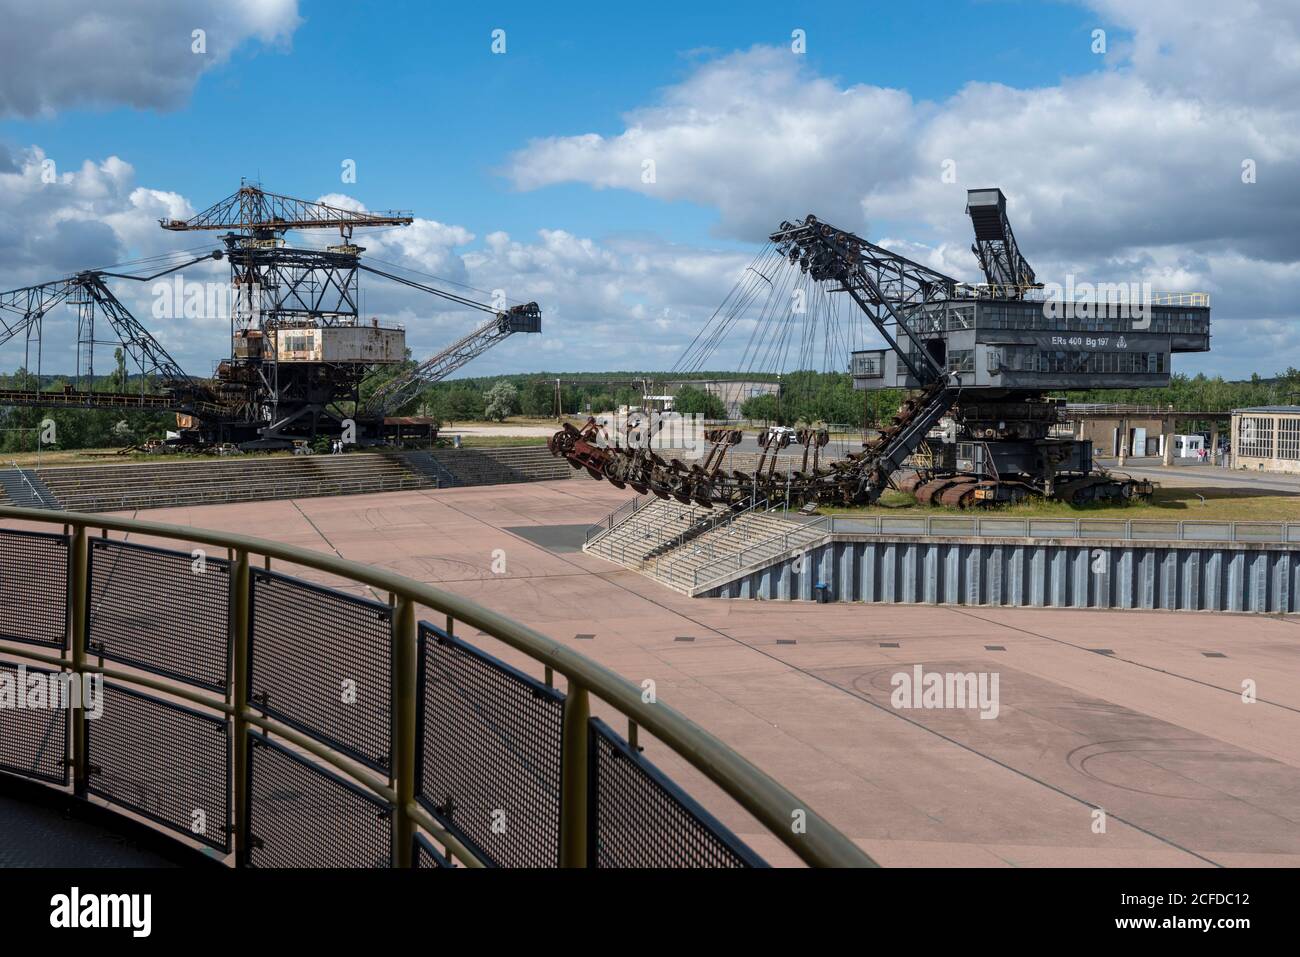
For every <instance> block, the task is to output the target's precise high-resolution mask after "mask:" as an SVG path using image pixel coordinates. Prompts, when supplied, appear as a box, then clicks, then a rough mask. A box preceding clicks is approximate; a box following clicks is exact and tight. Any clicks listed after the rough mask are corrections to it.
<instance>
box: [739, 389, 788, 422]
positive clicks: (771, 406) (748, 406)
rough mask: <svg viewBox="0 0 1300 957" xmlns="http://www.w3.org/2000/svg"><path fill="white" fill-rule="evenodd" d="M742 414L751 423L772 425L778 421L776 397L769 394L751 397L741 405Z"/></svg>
mask: <svg viewBox="0 0 1300 957" xmlns="http://www.w3.org/2000/svg"><path fill="white" fill-rule="evenodd" d="M740 414H741V415H743V416H744V417H745V418H747V419H750V420H751V421H755V422H757V421H762V423H763V424H764V425H771V424H772V423H774V422H776V419H777V401H776V396H775V395H770V394H768V393H764V394H762V395H755V396H751V397H750V398H748V399H746V400H745V401H744V402H742V403H741V405H740ZM777 424H778V425H779V424H780V423H777Z"/></svg>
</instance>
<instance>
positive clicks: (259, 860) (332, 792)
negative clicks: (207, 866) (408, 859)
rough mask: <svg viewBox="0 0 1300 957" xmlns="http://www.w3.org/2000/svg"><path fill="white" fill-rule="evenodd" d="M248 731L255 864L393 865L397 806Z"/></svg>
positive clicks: (249, 862) (251, 858) (251, 838)
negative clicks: (395, 807)
mask: <svg viewBox="0 0 1300 957" xmlns="http://www.w3.org/2000/svg"><path fill="white" fill-rule="evenodd" d="M248 736H249V748H248V802H249V805H248V806H249V812H248V817H249V825H248V829H249V837H248V844H249V852H248V860H247V861H246V862H245V863H246V864H247V865H248V866H250V867H391V866H392V860H393V855H392V836H393V835H392V825H393V809H392V805H390V804H387V803H385V802H383V801H380V800H379V799H378V798H376V797H375V796H374V795H372V794H368V793H367V792H366V791H363V790H362V789H361V788H359V787H357V786H356V785H355V784H352V783H351V782H349V781H346V780H344V779H343V778H342V777H340V776H339V775H337V774H334V773H333V772H332V771H327V770H326V769H325V768H323V767H320V766H318V765H316V764H313V763H311V762H309V761H308V760H307V759H306V758H304V757H302V756H300V755H298V754H296V753H294V752H292V751H290V750H288V749H287V748H285V747H283V746H282V745H280V744H279V743H278V742H276V741H273V740H270V739H268V738H267V737H265V736H264V735H262V734H258V733H255V732H251V731H250V732H249V735H248Z"/></svg>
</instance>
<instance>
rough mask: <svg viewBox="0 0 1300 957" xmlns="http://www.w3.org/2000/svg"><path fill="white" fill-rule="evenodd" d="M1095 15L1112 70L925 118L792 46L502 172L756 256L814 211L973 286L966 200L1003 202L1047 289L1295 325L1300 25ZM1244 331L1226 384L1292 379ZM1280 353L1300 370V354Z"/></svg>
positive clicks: (1243, 17)
mask: <svg viewBox="0 0 1300 957" xmlns="http://www.w3.org/2000/svg"><path fill="white" fill-rule="evenodd" d="M1089 6H1091V7H1092V8H1093V9H1094V11H1095V12H1096V14H1097V17H1098V25H1099V26H1102V27H1104V28H1105V29H1106V30H1107V33H1108V44H1109V52H1108V55H1107V56H1106V57H1105V58H1100V57H1099V59H1098V69H1097V71H1095V72H1093V73H1089V74H1086V75H1083V76H1079V77H1072V78H1068V79H1064V80H1062V81H1061V82H1060V83H1058V84H1056V85H1053V86H1045V87H1039V88H1032V89H1016V88H1012V87H1009V86H1006V85H1002V84H997V83H969V84H967V85H965V86H964V87H962V88H961V89H960V90H958V91H957V92H956V93H955V94H953V95H952V96H950V97H948V98H947V99H945V100H942V101H940V102H934V103H930V102H917V101H914V100H913V99H912V98H910V97H909V96H908V95H907V94H906V93H905V92H903V91H900V90H896V89H892V88H890V87H888V86H887V85H883V84H878V85H873V84H867V83H856V84H845V83H842V82H840V81H837V80H832V79H830V78H827V77H824V76H820V75H818V74H816V73H815V72H814V71H813V70H812V69H811V67H809V66H808V65H807V62H806V58H805V57H801V56H798V55H795V54H793V53H791V52H790V51H789V50H788V49H787V48H755V49H751V50H748V51H742V52H736V53H731V54H728V55H724V56H721V57H719V58H718V59H716V60H714V61H712V62H709V63H706V64H704V65H702V66H701V67H699V68H698V69H697V70H696V71H695V72H694V73H693V74H692V75H690V76H688V77H687V78H686V79H684V80H683V81H682V82H681V83H679V84H677V85H676V86H673V87H670V88H669V89H666V90H664V91H662V93H661V95H660V96H659V98H658V101H657V102H655V103H654V104H652V105H649V106H643V107H640V108H637V109H634V110H632V111H631V112H629V113H628V114H627V115H626V117H625V118H624V123H623V128H622V130H621V131H617V132H614V133H609V134H602V133H594V132H588V133H581V134H579V135H574V136H553V137H547V138H542V139H538V140H534V141H532V142H530V143H528V144H527V145H526V146H524V147H523V148H521V149H519V150H518V151H517V152H515V153H514V154H513V155H512V156H511V157H510V160H509V162H508V164H507V165H506V168H505V173H506V175H507V176H508V178H509V179H510V180H511V182H512V183H513V185H514V186H515V187H516V188H518V189H521V190H529V189H538V188H542V187H544V186H548V185H551V184H556V183H565V182H578V183H585V184H587V185H589V186H591V187H593V188H595V189H610V188H620V189H627V190H632V191H635V192H639V193H642V194H645V195H647V196H654V197H659V198H661V199H664V200H668V201H673V200H687V201H690V202H693V203H697V204H701V205H704V206H708V207H712V208H714V209H716V210H717V213H718V220H717V225H716V229H717V231H718V232H719V233H720V234H721V235H724V236H727V237H732V238H740V239H744V240H748V241H755V242H756V241H759V240H761V239H762V238H763V237H764V236H765V235H766V234H767V233H768V232H769V231H770V230H771V229H772V228H773V227H774V226H775V225H776V224H777V223H779V222H780V220H782V219H785V218H790V217H794V216H801V215H803V214H804V213H805V212H808V211H815V212H817V213H818V215H819V216H821V217H822V218H823V219H824V220H827V221H831V222H834V223H836V224H837V225H841V226H844V227H846V228H849V229H854V230H859V231H865V232H866V233H867V234H868V235H870V236H871V237H872V238H873V239H875V240H876V241H878V242H882V243H883V244H884V245H892V246H895V247H896V248H899V249H900V250H905V251H906V252H907V254H908V255H910V256H911V257H912V258H916V259H920V260H923V261H925V262H928V263H930V264H931V265H934V266H935V267H937V268H939V269H942V270H944V271H945V272H949V273H950V274H952V275H954V276H956V277H957V278H960V279H971V278H975V275H976V274H975V271H974V270H975V262H974V260H973V258H972V257H971V256H970V253H969V244H970V226H969V223H968V221H967V220H966V217H965V215H964V205H965V190H966V189H967V188H971V187H986V186H1001V187H1002V188H1003V190H1004V191H1005V192H1006V193H1007V195H1008V198H1009V202H1010V207H1011V214H1012V219H1013V223H1014V224H1015V228H1016V234H1017V238H1018V239H1019V240H1020V242H1021V245H1022V247H1023V248H1024V249H1025V251H1026V253H1027V255H1028V256H1029V258H1030V260H1031V262H1033V263H1034V265H1035V268H1036V269H1037V270H1038V273H1039V276H1040V278H1044V279H1052V278H1060V277H1063V276H1064V274H1066V273H1072V274H1074V275H1076V276H1077V277H1079V278H1080V279H1092V280H1113V281H1130V282H1131V281H1150V282H1152V284H1153V286H1155V287H1156V288H1160V289H1165V288H1170V287H1171V286H1173V288H1180V287H1181V288H1185V289H1195V290H1206V291H1210V292H1212V293H1214V294H1215V297H1216V298H1215V304H1216V313H1215V315H1216V318H1217V319H1218V320H1219V321H1220V322H1225V321H1238V320H1251V319H1254V320H1272V321H1274V322H1278V321H1285V320H1290V319H1293V318H1294V317H1295V306H1294V303H1295V302H1296V301H1297V298H1300V284H1297V278H1298V277H1297V272H1298V270H1297V263H1300V234H1298V233H1297V232H1296V230H1295V227H1294V224H1295V222H1296V221H1297V219H1298V218H1300V84H1296V83H1295V76H1296V75H1297V67H1298V66H1300V8H1298V7H1296V5H1295V4H1294V3H1289V2H1286V0H1272V2H1264V0H1259V2H1247V3H1243V4H1235V5H1231V6H1230V7H1225V6H1223V5H1222V4H1220V3H1215V2H1212V0H1155V2H1152V3H1149V4H1130V3H1124V2H1122V0H1094V2H1092V3H1090V4H1089ZM1086 39H1087V38H1086V37H1084V38H1083V41H1084V42H1086ZM647 160H653V161H654V170H655V174H656V175H655V176H654V178H653V181H652V182H647V181H645V178H643V177H642V175H641V173H642V169H643V164H644V163H645V162H646V161H647ZM1247 169H1249V170H1250V171H1252V172H1253V178H1254V179H1255V181H1254V182H1247V181H1246V180H1247V179H1249V178H1251V177H1250V176H1247V175H1245V174H1246V170H1247ZM946 171H951V172H952V173H953V174H955V176H951V177H948V178H945V176H944V175H943V174H944V173H945V172H946ZM1175 284H1176V285H1175ZM1219 328H1220V329H1222V326H1220V327H1219ZM1240 328H1241V335H1240V336H1237V335H1235V334H1234V337H1233V340H1234V346H1235V347H1236V348H1237V350H1238V351H1237V354H1236V358H1233V359H1232V360H1231V361H1232V368H1231V369H1229V370H1227V371H1230V372H1231V371H1235V372H1238V373H1246V372H1249V371H1253V370H1254V369H1257V368H1262V370H1263V371H1271V369H1270V366H1271V364H1273V363H1276V362H1281V361H1282V358H1281V357H1279V356H1278V354H1277V352H1276V348H1275V347H1276V346H1277V345H1278V344H1279V343H1277V342H1276V340H1275V339H1273V338H1270V337H1269V336H1268V335H1266V334H1265V331H1264V330H1265V328H1266V326H1265V324H1264V323H1263V322H1262V321H1261V322H1256V323H1250V322H1243V323H1241V327H1240ZM1225 338H1226V337H1224V336H1223V335H1222V334H1220V337H1219V339H1218V340H1216V357H1226V353H1223V352H1219V351H1218V343H1220V342H1223V341H1224V339H1225ZM1252 348H1253V349H1256V350H1257V354H1256V357H1255V359H1254V360H1253V362H1251V360H1249V359H1248V356H1247V355H1246V350H1248V349H1252ZM1285 355H1286V361H1290V362H1293V363H1295V364H1300V347H1297V346H1295V345H1291V344H1289V343H1288V344H1286V346H1285ZM1264 357H1267V358H1264ZM1180 361H1184V360H1180ZM1186 361H1187V363H1188V365H1187V366H1184V367H1192V366H1195V365H1196V364H1197V363H1198V362H1199V363H1200V364H1201V366H1202V367H1206V368H1211V367H1213V366H1214V362H1216V361H1217V358H1216V359H1199V360H1198V359H1188V360H1186ZM1248 362H1251V364H1249V365H1248V364H1247V363H1248Z"/></svg>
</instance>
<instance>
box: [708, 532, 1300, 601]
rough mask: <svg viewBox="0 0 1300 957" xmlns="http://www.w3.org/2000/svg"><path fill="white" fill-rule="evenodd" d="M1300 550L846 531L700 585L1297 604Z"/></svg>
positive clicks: (808, 595) (729, 591)
mask: <svg viewBox="0 0 1300 957" xmlns="http://www.w3.org/2000/svg"><path fill="white" fill-rule="evenodd" d="M1298 554H1300V552H1298V551H1297V550H1293V549H1287V548H1285V547H1281V546H1260V545H1249V544H1237V545H1230V544H1223V545H1212V546H1198V545H1196V544H1193V543H1178V542H1170V543H1168V544H1166V545H1157V544H1151V543H1135V542H1130V541H1117V542H1105V541H1101V542H1098V541H1090V542H1080V543H1079V544H1077V545H1076V544H1066V543H1062V542H1060V541H1059V540H1058V541H1048V542H1044V541H1026V540H1023V539H1004V540H996V539H995V540H987V539H985V540H972V539H964V540H961V541H935V540H931V539H916V538H902V539H898V540H882V539H881V538H879V537H877V536H873V537H872V538H871V539H869V540H864V539H863V538H860V537H859V538H844V537H837V538H835V539H833V540H831V541H829V542H827V543H826V544H823V545H820V546H817V547H815V548H812V549H809V550H808V552H807V553H806V554H805V555H803V556H801V557H800V556H787V557H785V558H782V559H780V560H778V561H776V562H775V563H774V564H773V565H771V566H769V567H768V568H765V569H763V570H761V571H756V572H750V573H749V574H746V575H744V576H742V577H739V578H737V579H735V580H733V581H731V582H728V583H725V584H723V585H721V586H717V587H714V588H711V589H709V590H707V591H705V592H702V593H701V594H702V595H704V596H706V597H712V598H765V599H774V600H789V599H803V600H805V601H811V600H813V599H814V598H815V597H816V586H817V585H818V584H825V585H826V586H828V592H829V597H830V599H831V600H832V601H864V602H886V603H908V602H911V603H925V604H956V605H1011V606H1030V607H1041V608H1161V609H1168V610H1185V611H1251V612H1294V611H1297V610H1300V607H1298V606H1300V602H1298V601H1297V598H1296V595H1297V593H1298V592H1300V560H1297V559H1296V557H1295V556H1297V555H1298Z"/></svg>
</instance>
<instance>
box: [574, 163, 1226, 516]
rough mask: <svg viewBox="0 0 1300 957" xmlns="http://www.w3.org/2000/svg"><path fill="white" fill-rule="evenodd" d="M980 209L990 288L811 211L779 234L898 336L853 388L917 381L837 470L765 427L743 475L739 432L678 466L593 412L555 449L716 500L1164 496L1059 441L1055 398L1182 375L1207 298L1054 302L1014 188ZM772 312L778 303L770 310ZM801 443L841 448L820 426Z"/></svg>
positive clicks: (1122, 296)
mask: <svg viewBox="0 0 1300 957" xmlns="http://www.w3.org/2000/svg"><path fill="white" fill-rule="evenodd" d="M967 211H968V213H969V214H970V216H971V220H972V224H973V225H974V227H975V237H976V242H975V245H974V246H973V247H972V250H973V252H974V253H975V255H976V258H977V259H978V260H979V262H980V265H981V267H982V269H983V271H984V274H985V278H986V279H987V283H985V284H980V285H968V284H965V283H961V282H958V281H957V280H956V279H953V278H952V277H950V276H946V275H944V274H943V273H940V272H938V271H936V270H934V269H932V268H930V267H928V266H925V265H923V264H920V263H917V262H914V261H912V260H910V259H907V258H906V257H903V256H900V255H898V254H897V253H894V252H892V251H890V250H888V249H885V248H883V247H880V246H877V245H875V244H873V243H870V242H868V241H867V240H865V239H862V238H861V237H859V236H856V235H854V234H853V233H851V232H848V231H847V230H843V229H839V228H837V227H835V226H832V225H830V224H828V223H824V222H821V221H820V220H818V219H817V217H815V216H812V215H809V216H806V217H805V218H804V219H802V220H798V221H795V222H784V223H782V224H781V226H780V228H779V229H777V230H776V231H775V232H773V233H772V234H771V236H770V240H771V243H772V244H773V249H774V252H775V254H776V255H778V256H779V257H780V259H781V260H782V262H781V265H782V266H784V267H786V268H788V269H792V270H797V274H798V275H799V276H800V277H802V278H803V279H804V280H806V281H809V282H810V283H811V284H812V289H813V291H814V292H815V293H820V294H824V295H823V299H825V298H827V297H828V296H830V297H833V296H847V297H849V299H851V300H852V302H853V303H854V305H855V307H856V309H857V310H859V312H860V314H861V315H862V316H864V317H865V318H866V319H867V320H869V322H870V324H871V326H872V327H873V328H874V330H875V331H876V332H877V333H878V334H879V336H880V338H881V339H882V340H883V341H884V343H885V347H884V348H881V349H871V350H856V351H853V352H852V354H851V356H850V372H851V373H852V377H853V383H854V387H855V388H857V389H859V390H873V389H885V388H891V389H898V388H902V389H906V390H909V393H910V394H909V395H908V397H907V399H906V400H905V401H904V402H903V404H902V406H901V407H900V408H899V410H898V413H897V414H896V415H895V416H894V418H893V421H892V422H891V423H890V424H889V425H888V426H886V427H885V428H883V429H881V430H880V431H879V434H878V435H877V436H875V437H874V438H872V439H871V440H869V441H867V442H865V443H864V444H863V448H862V450H861V451H859V452H854V453H851V454H849V455H848V456H846V457H845V458H843V459H841V460H838V461H832V462H829V463H827V464H825V465H822V464H820V463H819V462H818V459H817V458H816V457H814V459H813V466H812V468H811V469H810V468H808V467H807V461H808V456H807V454H805V455H804V466H803V467H802V468H801V469H799V470H797V471H792V472H790V473H786V472H781V471H777V470H776V453H777V452H778V451H780V448H781V447H782V446H783V445H784V444H786V443H788V441H789V438H790V433H789V431H788V430H785V431H777V430H773V431H770V432H765V433H763V434H762V435H761V436H760V445H761V448H762V454H761V456H760V458H759V464H758V467H757V468H756V469H755V470H754V471H752V472H750V473H741V472H734V471H733V472H730V473H728V472H726V471H724V470H723V469H722V468H721V462H722V461H723V459H722V456H721V455H716V454H714V451H716V450H717V449H720V448H721V447H723V446H725V445H729V444H734V443H736V442H738V441H739V439H740V434H739V433H738V432H737V431H735V430H716V431H714V432H712V433H710V435H709V440H710V441H711V442H713V443H714V450H713V451H711V452H710V454H708V455H707V456H706V457H705V459H704V464H703V465H701V464H699V463H695V464H688V463H684V462H682V461H679V460H676V459H674V460H670V461H665V460H664V459H663V458H662V457H660V456H658V455H657V454H656V453H655V452H654V451H653V450H652V449H651V448H649V447H648V446H647V447H641V448H628V447H610V446H609V445H608V443H605V442H603V441H602V438H601V432H600V429H599V428H598V427H597V425H596V423H595V422H594V421H592V422H589V423H588V424H587V426H586V427H585V428H581V429H579V428H576V427H574V426H572V425H566V427H565V428H564V430H562V431H560V432H558V433H556V434H555V435H554V436H553V437H552V439H551V443H550V444H551V450H552V452H553V453H554V454H556V455H560V456H564V457H565V458H567V459H568V460H569V462H570V463H571V464H572V465H573V466H574V467H575V468H585V469H587V471H588V472H589V473H590V474H591V475H592V476H593V477H595V478H604V479H607V480H609V481H611V482H614V483H615V484H617V485H630V486H631V487H632V488H633V489H635V490H636V491H637V492H640V493H642V494H646V493H651V494H655V495H658V496H660V497H663V498H666V497H674V498H677V499H678V500H681V501H683V502H686V501H694V502H698V503H700V504H724V505H731V506H738V505H740V504H741V503H744V502H751V501H767V502H769V503H775V502H785V503H788V504H792V505H804V506H809V507H812V506H815V505H816V504H818V503H838V504H873V503H875V502H876V501H877V500H878V499H879V497H880V495H881V494H882V493H883V492H884V491H885V489H887V488H889V487H890V486H891V485H896V486H897V487H899V488H902V489H903V490H905V491H911V492H915V493H916V495H917V498H918V500H919V501H921V502H922V503H926V504H943V505H949V506H958V507H969V506H979V505H991V504H995V503H1000V502H1012V501H1018V500H1020V499H1023V498H1026V497H1030V496H1046V497H1051V498H1056V499H1061V500H1064V501H1068V502H1072V503H1084V502H1089V501H1095V500H1105V499H1115V498H1131V497H1134V496H1139V497H1140V496H1145V495H1149V494H1150V493H1151V490H1152V489H1151V485H1150V483H1149V482H1145V481H1140V480H1134V479H1132V478H1129V477H1127V476H1119V475H1113V474H1110V473H1107V472H1105V471H1104V470H1100V469H1098V468H1096V467H1095V466H1094V463H1093V460H1092V445H1091V443H1090V442H1086V441H1079V440H1075V439H1073V438H1069V437H1062V436H1058V435H1056V434H1055V433H1056V430H1055V428H1054V427H1055V426H1057V425H1058V424H1059V423H1060V421H1061V413H1062V411H1063V408H1062V407H1063V402H1062V400H1058V399H1051V398H1047V397H1046V393H1047V392H1049V391H1061V390H1069V389H1108V388H1116V389H1119V388H1136V387H1141V386H1162V385H1167V384H1168V382H1169V374H1170V356H1171V355H1172V354H1173V353H1176V352H1197V351H1201V352H1203V351H1206V350H1208V349H1209V299H1208V296H1206V295H1204V294H1201V293H1190V294H1179V295H1167V296H1155V295H1144V294H1142V293H1141V292H1137V293H1136V294H1132V293H1131V292H1130V291H1129V290H1125V289H1121V288H1120V287H1116V286H1106V287H1098V288H1097V289H1095V290H1093V292H1094V296H1093V297H1092V298H1084V299H1082V300H1080V299H1077V298H1075V297H1068V298H1067V297H1055V298H1054V297H1053V296H1049V295H1047V294H1046V292H1045V290H1044V288H1043V287H1042V286H1041V285H1040V284H1038V282H1037V280H1036V277H1035V274H1034V271H1033V269H1032V268H1031V267H1030V266H1029V264H1028V262H1027V261H1026V260H1025V258H1024V256H1023V255H1022V254H1021V252H1020V249H1019V246H1018V244H1017V243H1016V240H1015V236H1014V234H1013V233H1012V230H1011V224H1010V221H1009V220H1008V218H1007V214H1006V200H1005V197H1004V196H1003V194H1002V192H1001V190H999V189H980V190H970V191H969V193H968V205H967ZM777 271H778V269H777V268H775V267H774V266H773V263H772V260H771V259H770V258H768V259H765V258H764V257H763V256H760V257H759V259H758V260H756V261H755V265H753V266H751V267H750V269H749V270H747V272H749V273H753V274H755V275H756V276H758V278H759V279H761V280H762V282H764V283H766V285H767V289H768V290H769V293H768V295H769V298H770V301H773V302H777V303H781V302H783V297H785V296H786V295H787V292H788V289H789V287H788V285H787V284H786V283H785V282H784V281H783V280H781V277H779V276H776V275H774V274H775V273H776V272H777ZM746 284H747V285H746ZM762 288H763V287H762V286H761V284H759V283H758V281H757V280H755V279H753V278H752V277H747V278H744V279H742V281H741V283H738V284H737V289H736V290H733V292H732V295H731V296H729V297H728V301H731V302H738V303H748V302H752V301H753V300H754V299H755V298H756V297H757V296H758V295H759V293H758V292H756V290H761V289H762ZM800 301H802V299H800ZM771 311H772V310H771V309H770V303H769V305H768V306H764V307H763V309H761V310H759V314H760V317H761V316H765V315H769V314H770V313H771ZM738 315H740V313H739V312H737V311H736V310H734V309H733V310H731V311H729V312H724V311H723V310H720V311H719V315H715V317H714V319H713V320H711V323H713V324H714V325H715V326H716V327H717V329H718V330H720V332H719V334H721V332H725V330H726V329H728V328H730V327H731V326H733V325H735V320H736V318H737V316H738ZM809 321H811V320H809ZM779 334H780V335H782V336H784V335H785V333H784V332H779ZM693 348H694V344H693ZM796 438H797V439H798V440H799V441H801V442H805V443H806V442H808V441H817V442H824V438H822V436H821V434H820V433H819V432H818V430H816V429H803V430H800V432H799V433H797V434H796ZM905 465H911V466H912V468H911V469H905V468H904V466H905Z"/></svg>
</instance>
